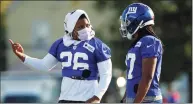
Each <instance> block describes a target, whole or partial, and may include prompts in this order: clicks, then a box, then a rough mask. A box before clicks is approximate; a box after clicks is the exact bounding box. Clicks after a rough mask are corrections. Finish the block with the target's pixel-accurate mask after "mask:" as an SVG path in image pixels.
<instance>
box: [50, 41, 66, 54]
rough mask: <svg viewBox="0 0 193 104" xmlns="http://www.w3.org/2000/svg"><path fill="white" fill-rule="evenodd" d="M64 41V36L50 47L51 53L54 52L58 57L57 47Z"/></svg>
mask: <svg viewBox="0 0 193 104" xmlns="http://www.w3.org/2000/svg"><path fill="white" fill-rule="evenodd" d="M61 43H63V38H59V39H57V40H56V41H55V42H54V43H53V44H52V45H51V47H50V49H49V53H50V54H52V55H53V56H54V57H56V55H57V49H58V47H59V45H60V44H61Z"/></svg>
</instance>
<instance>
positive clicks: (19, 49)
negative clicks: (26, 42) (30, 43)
mask: <svg viewBox="0 0 193 104" xmlns="http://www.w3.org/2000/svg"><path fill="white" fill-rule="evenodd" d="M9 42H10V44H11V46H12V50H13V52H14V53H15V55H17V57H18V58H19V59H20V60H21V61H22V62H24V61H25V56H26V55H25V54H24V49H23V47H22V46H21V44H19V43H14V42H13V41H12V40H11V39H9Z"/></svg>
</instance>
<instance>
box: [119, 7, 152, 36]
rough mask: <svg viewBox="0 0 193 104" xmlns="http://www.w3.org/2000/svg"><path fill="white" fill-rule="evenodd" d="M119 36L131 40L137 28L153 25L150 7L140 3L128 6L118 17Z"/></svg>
mask: <svg viewBox="0 0 193 104" xmlns="http://www.w3.org/2000/svg"><path fill="white" fill-rule="evenodd" d="M120 20H121V27H120V28H119V30H120V34H121V36H122V37H123V38H125V37H127V38H128V39H130V40H131V39H132V37H133V35H134V34H135V33H136V32H137V31H138V29H139V28H143V27H144V26H146V25H154V13H153V11H152V10H151V8H150V7H148V6H147V5H145V4H142V3H133V4H131V5H129V6H128V7H127V8H126V9H125V10H124V11H123V13H122V15H121V16H120Z"/></svg>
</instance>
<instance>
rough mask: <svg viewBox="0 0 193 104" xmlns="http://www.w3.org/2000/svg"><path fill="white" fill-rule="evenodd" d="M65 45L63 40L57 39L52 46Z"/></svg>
mask: <svg viewBox="0 0 193 104" xmlns="http://www.w3.org/2000/svg"><path fill="white" fill-rule="evenodd" d="M61 43H63V38H59V39H57V40H56V41H55V42H54V43H53V44H52V45H53V46H58V45H59V44H61Z"/></svg>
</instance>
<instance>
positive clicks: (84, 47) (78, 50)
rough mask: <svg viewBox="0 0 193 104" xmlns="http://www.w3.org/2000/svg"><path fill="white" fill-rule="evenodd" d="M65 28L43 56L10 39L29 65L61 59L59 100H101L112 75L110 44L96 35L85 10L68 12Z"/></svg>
mask: <svg viewBox="0 0 193 104" xmlns="http://www.w3.org/2000/svg"><path fill="white" fill-rule="evenodd" d="M64 30H65V35H64V36H63V37H62V38H60V39H58V40H56V41H55V42H54V43H53V44H52V46H51V48H50V50H49V52H48V54H47V55H46V56H45V57H44V58H43V59H37V58H32V57H30V56H28V55H26V54H24V50H23V48H22V46H21V45H20V44H19V43H14V42H13V41H12V40H9V41H10V43H11V45H12V49H13V52H14V53H15V54H16V55H17V56H18V57H19V59H21V61H22V62H24V64H25V65H27V66H29V67H32V68H35V69H38V70H49V69H52V68H53V66H55V65H56V64H57V63H58V62H60V63H61V65H62V70H61V72H62V76H63V80H62V84H61V93H60V97H59V103H83V102H87V103H96V102H100V100H101V98H102V96H103V95H104V93H105V92H106V90H107V88H108V86H109V83H110V81H111V77H112V63H111V53H110V48H109V47H108V46H107V45H106V44H104V43H103V42H102V41H101V40H100V39H98V38H96V37H95V31H94V30H93V28H92V26H91V23H90V20H89V17H88V15H87V13H86V12H85V11H83V10H79V9H78V10H75V11H73V12H70V13H68V14H67V15H66V16H65V20H64ZM99 77H100V80H99V82H98V79H99Z"/></svg>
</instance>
